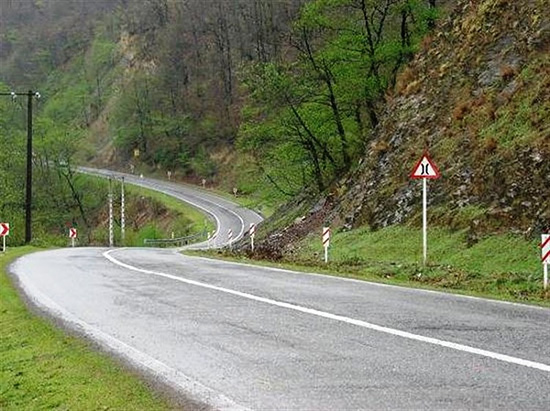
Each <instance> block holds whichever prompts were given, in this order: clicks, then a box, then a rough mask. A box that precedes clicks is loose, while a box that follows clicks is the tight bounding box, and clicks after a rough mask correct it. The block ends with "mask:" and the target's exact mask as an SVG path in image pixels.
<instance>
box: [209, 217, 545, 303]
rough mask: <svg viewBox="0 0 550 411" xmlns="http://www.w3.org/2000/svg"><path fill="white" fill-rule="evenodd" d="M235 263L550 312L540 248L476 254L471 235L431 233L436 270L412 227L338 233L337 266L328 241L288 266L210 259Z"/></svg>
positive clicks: (512, 238) (507, 241) (504, 239)
mask: <svg viewBox="0 0 550 411" xmlns="http://www.w3.org/2000/svg"><path fill="white" fill-rule="evenodd" d="M203 254H205V255H207V256H210V257H221V258H227V259H230V260H232V261H239V262H246V263H252V264H260V265H267V266H276V267H279V268H287V269H292V270H297V271H304V272H316V273H321V274H328V275H335V276H343V277H350V278H356V279H361V280H368V281H374V282H384V283H390V284H396V285H403V286H408V287H416V288H427V289H436V290H441V291H448V292H452V293H457V294H465V295H474V296H480V297H487V298H492V299H499V300H507V301H515V302H522V303H532V304H538V305H544V306H550V293H548V292H545V291H544V290H543V287H542V265H541V262H540V249H539V247H538V241H536V240H526V239H525V238H524V237H523V236H520V235H512V234H502V235H491V236H487V237H485V238H482V239H480V240H479V241H478V242H477V243H475V244H473V245H471V246H468V242H467V232H466V230H461V231H450V230H448V229H443V228H431V229H430V231H429V234H428V264H427V266H426V267H424V266H423V264H422V232H421V230H419V229H417V228H411V227H407V226H392V227H388V228H385V229H382V230H378V231H370V230H368V229H365V228H361V229H357V230H352V231H348V232H337V233H333V235H332V237H331V246H330V249H329V263H328V264H325V263H324V261H323V258H324V251H323V248H322V245H321V238H320V235H310V236H308V237H307V238H306V239H304V240H303V241H301V242H300V243H299V244H297V245H295V246H294V248H293V250H292V252H290V253H287V254H286V255H285V258H284V259H283V260H282V261H277V262H269V261H258V260H254V259H251V258H248V257H246V256H244V255H238V254H232V253H230V252H228V251H224V252H214V251H210V252H207V253H203Z"/></svg>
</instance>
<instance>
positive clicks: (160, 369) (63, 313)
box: [16, 250, 250, 411]
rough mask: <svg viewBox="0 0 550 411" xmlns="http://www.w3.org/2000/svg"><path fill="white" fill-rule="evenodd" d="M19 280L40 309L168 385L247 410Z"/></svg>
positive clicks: (226, 410)
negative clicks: (70, 325) (146, 370)
mask: <svg viewBox="0 0 550 411" xmlns="http://www.w3.org/2000/svg"><path fill="white" fill-rule="evenodd" d="M113 251H114V250H113ZM18 261H20V260H18ZM16 264H17V262H16ZM19 284H20V285H21V287H22V288H23V290H24V292H25V294H26V295H27V296H29V298H30V299H31V300H32V301H33V302H34V303H35V304H37V305H38V306H39V307H42V309H44V310H46V311H48V312H50V313H51V314H52V315H54V316H55V317H57V318H60V319H62V320H63V321H65V322H67V323H70V324H73V325H74V326H76V327H75V329H76V330H78V331H82V332H84V334H86V335H88V336H89V337H91V338H92V339H93V340H95V341H98V342H99V343H101V344H102V345H104V346H105V347H107V348H108V349H111V350H114V351H115V352H117V353H119V354H120V355H122V357H124V358H126V359H127V360H129V361H130V362H132V363H133V364H137V365H138V366H141V367H143V368H146V369H148V370H150V371H151V372H152V373H153V374H155V375H156V376H157V377H159V378H160V379H161V380H163V381H165V382H166V384H167V385H169V386H171V387H173V388H177V389H179V390H183V391H184V393H189V394H190V395H191V396H192V397H193V399H194V400H197V401H199V402H203V403H206V404H209V405H211V406H213V407H215V408H216V409H219V410H223V411H250V409H249V408H246V407H243V406H241V405H239V404H237V403H236V402H234V401H233V400H232V399H230V398H229V397H226V396H225V395H223V394H221V393H219V392H217V391H215V390H213V389H211V388H209V387H207V386H205V385H202V384H201V383H199V382H198V381H196V380H194V379H192V378H190V377H188V376H186V375H185V374H184V373H182V372H181V371H178V370H177V369H175V368H172V367H170V366H169V365H167V364H165V363H163V362H162V361H159V360H157V359H156V358H154V357H151V356H150V355H148V354H146V353H144V352H142V351H139V350H138V349H137V348H135V347H132V346H131V345H128V344H126V343H125V342H123V341H121V340H119V339H118V338H115V337H113V336H112V335H110V334H107V333H106V332H103V331H101V330H100V329H98V328H96V327H95V326H93V325H91V324H88V323H87V322H85V321H84V320H82V319H80V318H79V317H77V316H76V315H75V314H73V313H72V312H70V311H68V310H66V309H65V308H63V307H61V306H60V305H59V304H57V303H56V302H55V301H53V300H52V299H51V298H50V297H48V296H46V295H45V294H44V293H42V292H41V291H39V290H38V288H37V287H35V286H34V285H32V284H31V283H30V282H29V281H26V282H25V281H22V279H21V277H19Z"/></svg>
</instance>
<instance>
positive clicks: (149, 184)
mask: <svg viewBox="0 0 550 411" xmlns="http://www.w3.org/2000/svg"><path fill="white" fill-rule="evenodd" d="M80 171H81V172H83V173H86V174H93V175H96V176H99V177H102V178H107V177H108V175H106V174H103V173H98V172H97V170H94V169H90V168H87V167H80ZM127 177H130V178H131V179H132V180H133V181H131V182H130V181H128V183H129V184H133V185H136V186H140V187H144V188H149V189H152V190H156V191H158V192H160V193H162V194H166V195H168V196H170V197H174V198H177V199H178V200H181V201H183V202H185V203H187V204H190V205H191V206H193V207H196V208H198V209H200V210H202V211H204V212H205V213H207V214H209V215H211V216H212V217H214V219H215V220H216V232H215V233H214V235H213V238H215V237H216V236H217V235H218V234H219V231H220V228H221V223H220V220H219V219H218V216H217V215H216V214H215V213H214V212H213V211H211V210H208V209H207V208H205V207H203V206H201V205H199V204H196V203H194V202H193V201H190V200H188V199H186V198H185V196H184V194H182V193H178V192H177V191H175V188H174V189H172V188H168V189H167V188H165V187H162V186H161V183H162V182H161V181H158V182H157V181H155V180H154V179H148V180H145V181H139V180H137V179H135V178H134V177H133V176H127ZM151 180H152V181H151ZM182 187H183V188H188V187H185V186H182ZM188 189H190V190H193V189H194V188H188ZM207 194H209V195H212V194H210V193H207ZM222 200H223V199H222ZM203 201H206V202H207V203H210V204H213V205H214V207H218V208H221V209H222V210H225V211H228V212H230V213H231V214H234V215H236V216H237V218H238V219H239V220H240V222H241V230H240V232H239V234H238V235H237V237H236V238H235V240H233V241H239V240H240V239H241V238H242V237H243V236H244V230H245V224H244V220H243V218H242V217H241V216H240V215H239V214H237V213H236V212H235V211H233V210H231V209H229V208H227V207H224V206H222V205H219V204H216V203H214V202H213V201H211V200H209V199H205V198H203ZM225 201H227V200H225ZM237 206H238V205H237ZM256 214H257V213H256ZM199 244H202V243H199ZM227 244H228V243H222V246H225V245H227ZM195 245H196V244H195Z"/></svg>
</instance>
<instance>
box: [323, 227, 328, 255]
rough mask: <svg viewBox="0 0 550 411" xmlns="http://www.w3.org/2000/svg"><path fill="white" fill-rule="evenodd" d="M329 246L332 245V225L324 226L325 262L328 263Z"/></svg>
mask: <svg viewBox="0 0 550 411" xmlns="http://www.w3.org/2000/svg"><path fill="white" fill-rule="evenodd" d="M329 246H330V227H323V247H324V248H325V263H328V247H329Z"/></svg>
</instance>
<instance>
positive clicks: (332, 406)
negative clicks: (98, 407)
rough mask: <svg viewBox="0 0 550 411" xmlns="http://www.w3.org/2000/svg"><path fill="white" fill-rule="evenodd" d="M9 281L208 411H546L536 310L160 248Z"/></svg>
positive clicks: (546, 333)
mask: <svg viewBox="0 0 550 411" xmlns="http://www.w3.org/2000/svg"><path fill="white" fill-rule="evenodd" d="M151 184H153V185H150V186H149V187H153V186H154V185H157V186H156V188H161V189H162V190H163V191H165V192H170V193H172V192H173V193H177V195H178V196H180V195H181V196H182V197H183V196H186V195H187V194H184V193H183V192H182V191H180V188H179V187H178V186H177V185H173V184H168V185H167V184H166V183H161V182H151ZM185 190H189V189H188V188H186V189H185ZM189 194H190V195H193V196H194V197H193V199H194V200H196V199H197V198H199V197H202V196H203V195H205V193H203V192H201V191H198V192H197V191H191V192H190V193H189ZM213 201H214V202H215V201H217V200H213ZM224 201H225V200H224ZM226 206H227V204H224V207H226ZM237 209H238V207H237V208H232V210H233V211H235V210H237ZM210 211H211V212H212V213H216V211H213V210H210ZM241 217H243V216H242V215H241ZM218 218H220V217H218ZM228 218H229V217H228ZM246 218H247V217H246V216H245V217H243V220H246ZM220 221H221V222H222V223H223V219H222V218H220ZM223 224H225V223H223ZM12 273H13V274H14V276H15V277H16V278H17V279H18V280H19V283H20V285H21V287H22V289H23V290H24V292H25V293H26V294H27V295H28V296H29V298H30V299H31V300H32V301H33V302H34V303H35V304H37V305H38V306H39V307H41V308H42V309H43V310H45V311H46V312H48V313H49V314H50V315H53V316H55V317H56V318H60V319H62V320H63V321H64V322H65V323H66V324H67V325H68V326H69V327H71V328H73V329H76V330H79V331H80V332H82V333H84V334H86V335H87V336H89V337H90V338H92V339H94V340H95V341H98V342H99V343H100V344H102V345H103V346H104V347H106V348H107V349H109V350H112V351H113V352H115V353H116V354H117V355H119V356H121V357H123V358H125V359H127V360H129V361H131V363H132V364H134V365H136V366H138V367H140V368H141V369H143V370H144V371H145V372H147V373H148V374H149V375H150V376H153V378H156V379H158V380H159V381H160V382H162V383H164V384H167V385H170V386H171V387H174V388H175V389H177V390H178V391H179V392H181V393H184V394H185V395H189V396H191V397H192V398H193V399H195V400H197V401H199V402H203V403H206V404H209V405H210V406H212V407H213V408H217V409H235V410H237V409H258V410H266V409H284V410H287V409H292V410H348V409H349V410H352V409H438V410H439V409H509V410H518V409H525V410H535V409H540V410H547V409H548V408H549V404H550V390H549V388H550V328H549V326H548V325H549V321H550V310H548V309H542V308H536V307H528V306H523V305H518V304H509V303H502V302H495V301H488V300H483V299H477V298H468V297H461V296H452V295H447V294H443V293H438V292H430V291H422V290H412V289H406V288H400V287H395V286H386V285H380V284H373V283H367V282H360V281H354V280H346V279H339V278H332V277H326V276H319V275H311V274H302V273H295V272H290V271H284V270H278V269H270V268H259V267H252V266H248V265H242V264H236V263H228V262H222V261H215V260H210V259H205V258H198V257H188V256H183V255H180V254H177V253H176V252H174V251H171V250H166V249H163V250H159V249H111V250H109V249H99V248H96V249H90V248H79V249H78V248H77V249H61V250H55V251H46V252H41V253H36V254H32V255H29V256H26V257H24V258H22V259H20V260H18V261H17V262H16V263H15V264H14V266H13V267H12Z"/></svg>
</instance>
